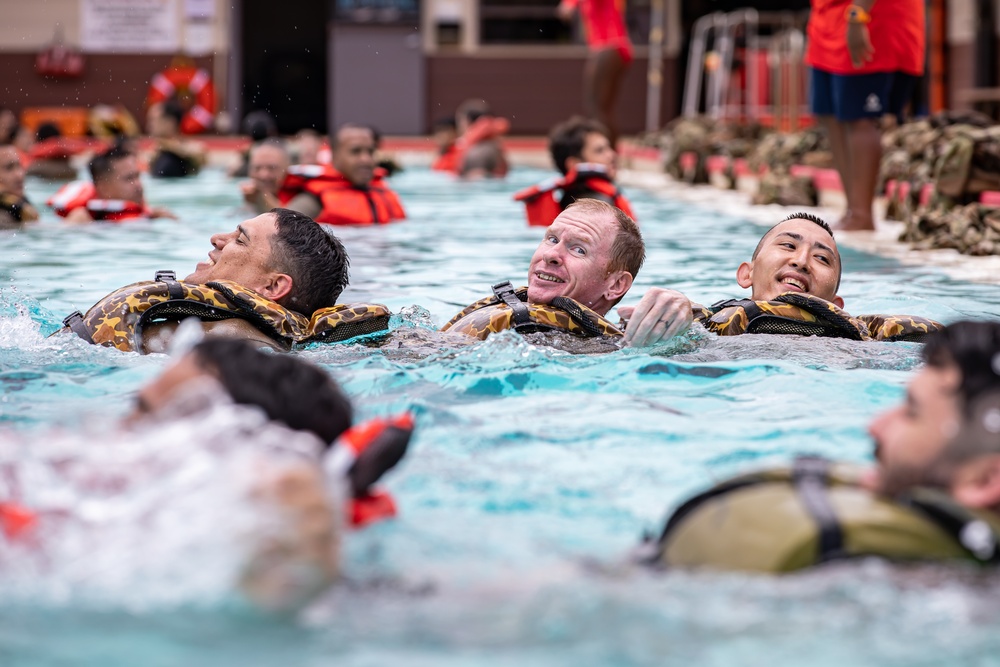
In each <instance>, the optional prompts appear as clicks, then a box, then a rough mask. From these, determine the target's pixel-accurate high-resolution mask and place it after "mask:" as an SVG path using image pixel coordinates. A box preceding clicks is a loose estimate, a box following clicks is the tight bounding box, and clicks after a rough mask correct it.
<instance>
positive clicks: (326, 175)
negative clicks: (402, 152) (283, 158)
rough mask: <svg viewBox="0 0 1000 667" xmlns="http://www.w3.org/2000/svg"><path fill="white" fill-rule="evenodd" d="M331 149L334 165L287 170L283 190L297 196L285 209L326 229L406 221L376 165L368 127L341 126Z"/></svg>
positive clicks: (370, 131)
mask: <svg viewBox="0 0 1000 667" xmlns="http://www.w3.org/2000/svg"><path fill="white" fill-rule="evenodd" d="M330 149H331V152H332V159H333V166H329V165H296V166H293V167H290V168H289V169H288V176H289V177H288V178H287V179H286V180H285V187H286V188H287V189H288V190H289V191H290V192H295V193H296V195H295V196H294V197H293V198H292V199H290V200H289V201H288V204H287V206H288V208H290V209H292V210H295V211H299V212H301V213H304V214H306V215H308V216H310V217H313V218H315V219H316V222H321V223H325V224H330V225H372V224H384V223H388V222H392V221H394V220H402V219H404V218H405V217H406V212H405V211H404V210H403V205H402V204H401V203H400V201H399V197H398V196H397V195H396V193H395V192H393V191H392V190H390V189H389V187H388V186H387V185H386V183H385V180H384V178H383V174H384V172H383V171H382V170H381V169H376V167H375V135H374V133H373V132H372V130H371V128H369V127H364V126H361V125H351V124H347V125H342V126H341V127H340V129H339V130H337V132H336V134H334V135H333V145H332V146H331V147H330Z"/></svg>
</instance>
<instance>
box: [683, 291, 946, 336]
mask: <svg viewBox="0 0 1000 667" xmlns="http://www.w3.org/2000/svg"><path fill="white" fill-rule="evenodd" d="M694 319H695V321H696V322H700V323H701V324H702V325H703V326H704V327H705V328H706V329H708V330H709V331H712V332H714V333H717V334H719V335H720V336H737V335H740V334H745V333H778V334H797V335H800V336H826V337H835V338H850V339H852V340H880V341H917V342H919V341H921V340H923V338H924V337H925V336H926V335H927V334H929V333H931V332H933V331H937V330H938V329H941V328H942V325H941V324H940V323H939V322H935V321H934V320H929V319H926V318H923V317H912V316H909V315H860V316H858V317H852V316H851V315H849V314H847V313H846V312H844V311H843V310H841V309H840V308H838V307H837V306H836V305H834V304H832V303H830V302H829V301H826V300H824V299H821V298H819V297H817V296H812V295H811V294H799V293H795V292H787V293H785V294H781V295H779V296H777V297H775V298H774V299H773V300H771V301H751V300H750V299H730V300H728V301H720V302H718V303H716V304H713V305H712V306H710V307H708V308H706V307H704V306H698V305H696V306H694Z"/></svg>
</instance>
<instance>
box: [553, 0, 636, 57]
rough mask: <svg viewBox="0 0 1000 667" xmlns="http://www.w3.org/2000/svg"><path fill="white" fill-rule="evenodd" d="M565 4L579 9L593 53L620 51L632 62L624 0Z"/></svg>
mask: <svg viewBox="0 0 1000 667" xmlns="http://www.w3.org/2000/svg"><path fill="white" fill-rule="evenodd" d="M563 4H564V5H567V6H571V7H578V8H579V10H580V19H581V20H582V22H583V29H584V32H585V33H586V34H587V45H588V46H589V47H590V49H591V50H592V51H602V50H604V49H618V52H619V53H621V55H622V59H623V60H625V61H626V62H628V61H630V60H632V42H630V41H629V38H628V29H626V27H625V2H624V0H563Z"/></svg>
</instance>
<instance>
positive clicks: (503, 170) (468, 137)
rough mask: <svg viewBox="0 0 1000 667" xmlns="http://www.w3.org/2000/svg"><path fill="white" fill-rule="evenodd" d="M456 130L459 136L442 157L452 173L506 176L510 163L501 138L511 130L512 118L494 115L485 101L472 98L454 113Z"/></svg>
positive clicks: (492, 176) (471, 177)
mask: <svg viewBox="0 0 1000 667" xmlns="http://www.w3.org/2000/svg"><path fill="white" fill-rule="evenodd" d="M455 129H456V131H457V132H458V138H457V139H456V140H455V144H454V146H453V148H452V150H451V151H450V152H449V153H447V154H446V155H445V156H444V157H443V158H442V161H443V162H445V163H446V164H449V163H450V165H451V171H452V172H454V173H455V174H457V175H458V176H461V177H462V178H467V179H476V178H503V177H504V176H506V175H507V172H508V170H509V169H510V166H509V165H508V163H507V156H506V155H505V154H504V150H503V145H502V144H501V143H500V137H501V136H503V135H504V134H506V133H507V130H509V129H510V121H508V120H507V119H506V118H500V117H498V116H494V115H493V112H492V110H491V109H490V106H489V104H487V103H486V100H483V99H481V98H470V99H467V100H465V101H464V102H462V103H461V104H460V105H459V106H458V110H457V111H456V112H455Z"/></svg>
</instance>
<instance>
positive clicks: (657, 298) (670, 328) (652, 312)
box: [618, 287, 694, 347]
mask: <svg viewBox="0 0 1000 667" xmlns="http://www.w3.org/2000/svg"><path fill="white" fill-rule="evenodd" d="M618 315H619V316H621V318H622V319H623V320H625V321H627V322H628V326H627V327H626V329H625V342H626V343H627V344H628V345H631V346H632V347H644V346H646V345H654V344H656V343H659V342H660V341H664V340H669V339H671V338H673V337H674V336H677V335H678V334H681V333H684V332H685V331H687V329H688V327H690V326H691V322H692V321H693V319H694V315H693V313H692V311H691V300H690V299H688V298H687V297H686V296H684V295H683V294H681V293H680V292H678V291H677V290H672V289H664V288H662V287H654V288H652V289H650V290H649V291H648V292H646V293H645V294H644V295H643V297H642V299H640V300H639V303H638V304H636V305H635V306H622V307H621V308H619V309H618Z"/></svg>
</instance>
